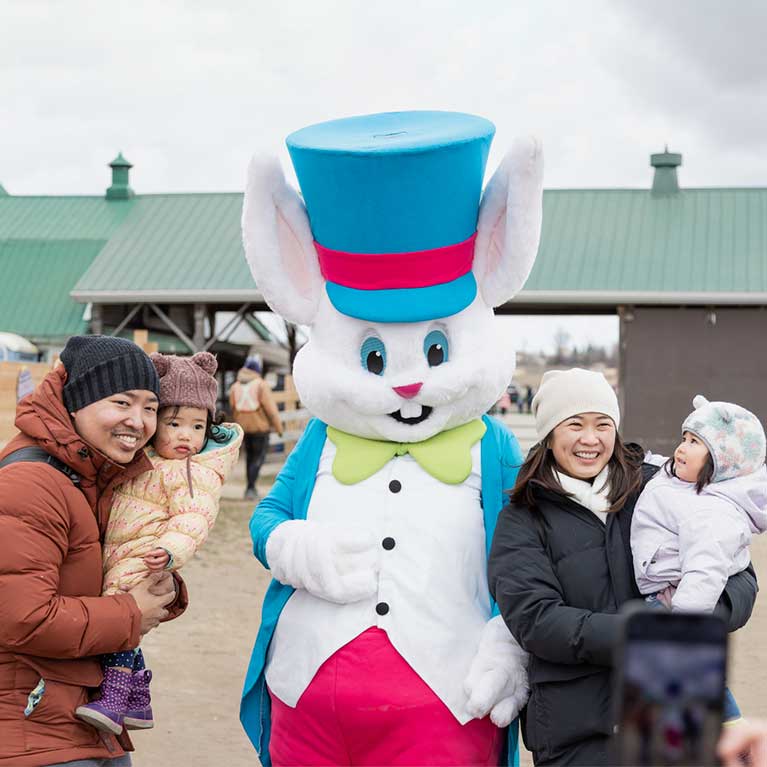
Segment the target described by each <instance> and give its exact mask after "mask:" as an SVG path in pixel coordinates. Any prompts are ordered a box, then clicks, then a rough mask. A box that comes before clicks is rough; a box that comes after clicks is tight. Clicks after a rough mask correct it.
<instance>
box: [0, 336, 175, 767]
mask: <svg viewBox="0 0 767 767" xmlns="http://www.w3.org/2000/svg"><path fill="white" fill-rule="evenodd" d="M61 361H62V363H63V365H62V366H59V367H57V368H55V369H54V370H52V371H51V372H50V373H49V374H48V375H47V376H46V377H45V378H44V379H43V381H42V382H41V383H40V385H39V386H38V387H37V388H36V389H35V390H34V391H33V392H32V393H31V394H29V395H27V396H26V397H24V398H23V399H22V400H21V401H20V402H19V404H18V407H17V410H16V427H17V428H18V429H19V431H20V432H21V433H20V434H18V435H17V436H16V437H14V438H13V439H12V440H11V441H10V442H9V443H8V445H7V446H6V448H5V449H4V450H3V451H2V453H0V463H3V462H4V463H5V465H4V466H3V467H2V468H0V766H2V767H49V766H53V767H59V765H61V764H62V763H65V762H67V763H71V762H73V761H74V762H75V763H76V764H77V765H78V767H106V765H109V767H126V766H127V765H129V764H130V756H129V755H128V754H126V753H125V752H126V751H129V750H132V746H131V743H130V740H128V739H127V737H125V736H124V735H123V736H122V737H121V739H120V740H119V741H118V739H117V738H116V737H115V736H114V735H111V734H107V733H103V734H99V733H97V732H96V731H95V730H94V729H93V728H91V727H90V726H88V725H87V724H85V723H83V722H81V721H80V720H79V719H77V718H76V717H75V709H76V708H77V707H78V706H80V705H83V704H84V703H86V702H87V701H88V696H89V688H90V689H92V688H96V687H98V686H99V684H100V683H101V680H102V676H103V674H102V670H101V666H100V664H99V659H98V656H99V655H100V654H101V653H108V652H120V651H125V650H129V649H130V648H132V647H135V646H136V645H137V644H138V643H139V640H140V638H141V636H142V635H144V634H146V632H148V631H149V630H151V629H153V628H155V627H156V626H157V625H158V624H159V623H160V621H163V620H166V619H168V618H172V617H176V616H177V615H179V614H180V613H181V612H183V610H184V608H185V607H186V602H187V598H186V589H185V588H184V586H183V582H182V581H181V580H180V578H178V576H171V574H169V573H152V574H151V575H150V576H149V577H148V578H146V579H144V580H143V581H141V583H139V584H137V585H136V586H135V587H134V588H132V589H131V590H130V591H128V592H127V593H122V594H115V595H113V596H102V595H101V576H102V559H101V539H102V538H103V535H104V532H105V531H106V528H107V524H108V522H109V514H110V508H111V502H112V496H113V494H114V490H115V487H116V486H118V485H120V484H121V483H123V482H126V481H129V480H130V479H132V478H133V477H136V476H138V475H139V474H141V473H142V472H144V471H146V470H147V469H151V467H152V464H151V463H150V461H149V459H148V458H147V457H146V456H145V454H144V451H143V450H142V448H143V447H144V445H145V444H146V443H147V442H148V441H149V439H150V438H151V436H152V435H153V434H154V431H155V427H156V424H157V407H158V394H159V381H158V377H157V372H156V371H155V368H154V365H152V363H151V361H150V360H149V357H147V355H146V354H145V353H144V352H143V351H142V350H141V349H140V348H139V347H138V346H136V345H135V344H133V343H131V342H130V341H126V340H124V339H121V338H111V337H108V336H75V337H73V338H70V339H69V341H68V342H67V345H66V347H65V348H64V351H63V352H62V354H61ZM22 450H24V453H23V454H21V453H20V451H22ZM31 453H35V454H37V455H38V456H39V457H31ZM174 578H176V579H177V581H176V582H177V587H176V588H175V589H174V585H173V581H174Z"/></svg>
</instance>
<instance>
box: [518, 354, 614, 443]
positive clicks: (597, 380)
mask: <svg viewBox="0 0 767 767" xmlns="http://www.w3.org/2000/svg"><path fill="white" fill-rule="evenodd" d="M532 411H533V415H534V416H535V429H536V431H537V432H538V440H539V441H540V440H542V439H543V438H544V437H545V436H546V435H547V434H549V433H550V432H551V431H552V429H553V428H554V427H555V426H556V425H557V424H559V423H562V421H564V420H565V419H566V418H570V417H571V416H574V415H578V413H604V414H605V415H608V416H610V418H612V419H613V421H614V422H615V428H616V429H617V428H618V426H619V425H620V421H621V414H620V411H619V410H618V398H617V397H616V396H615V392H614V391H613V387H612V386H610V384H609V383H607V379H606V378H605V377H604V376H603V375H602V374H601V373H596V372H594V371H593V370H583V368H571V369H570V370H549V371H547V372H546V373H544V374H543V378H542V379H541V385H540V386H539V387H538V391H537V393H536V395H535V397H533V404H532Z"/></svg>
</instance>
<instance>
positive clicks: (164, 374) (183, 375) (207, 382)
mask: <svg viewBox="0 0 767 767" xmlns="http://www.w3.org/2000/svg"><path fill="white" fill-rule="evenodd" d="M150 357H151V360H152V362H153V363H154V366H155V367H156V368H157V374H158V375H159V376H160V407H169V406H179V407H199V408H202V409H203V410H207V411H208V412H209V413H210V414H211V416H214V415H215V414H216V399H217V398H218V382H217V381H216V379H215V376H214V374H215V372H216V370H217V369H218V362H216V358H215V357H214V356H213V355H212V354H210V352H198V353H197V354H195V355H194V356H192V357H175V356H172V355H169V354H158V353H156V352H155V353H154V354H152V355H150Z"/></svg>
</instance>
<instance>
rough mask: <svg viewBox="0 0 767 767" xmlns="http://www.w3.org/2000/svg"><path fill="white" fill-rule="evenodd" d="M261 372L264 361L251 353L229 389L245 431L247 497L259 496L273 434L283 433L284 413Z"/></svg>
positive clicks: (235, 410) (233, 414) (231, 400)
mask: <svg viewBox="0 0 767 767" xmlns="http://www.w3.org/2000/svg"><path fill="white" fill-rule="evenodd" d="M261 372H262V365H261V360H260V359H259V358H258V357H256V356H255V355H251V356H249V357H248V358H247V359H246V360H245V364H244V365H243V366H242V367H241V368H240V370H239V371H238V373H237V380H236V381H235V382H234V384H233V385H232V388H231V389H230V390H229V405H230V407H231V408H232V418H233V419H234V421H235V422H236V423H238V424H239V425H240V426H241V427H242V430H243V431H244V432H245V439H244V440H243V444H244V445H245V465H246V480H247V484H246V487H245V499H246V500H255V499H256V498H258V493H257V492H256V482H257V480H258V474H259V472H260V471H261V466H263V463H264V459H265V458H266V451H267V449H268V448H269V434H270V433H271V432H272V431H276V432H277V434H279V435H280V436H282V421H281V420H280V413H279V411H278V410H277V405H276V403H275V401H274V397H272V390H271V387H270V386H269V384H268V383H267V382H266V381H264V379H263V378H262V377H261Z"/></svg>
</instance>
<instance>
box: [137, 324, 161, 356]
mask: <svg viewBox="0 0 767 767" xmlns="http://www.w3.org/2000/svg"><path fill="white" fill-rule="evenodd" d="M133 343H134V344H136V346H140V347H141V348H142V349H143V350H144V351H145V352H146V353H147V354H153V353H154V352H156V351H158V350H159V345H158V344H157V341H150V340H149V331H148V330H145V329H144V328H137V329H136V330H134V331H133Z"/></svg>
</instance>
